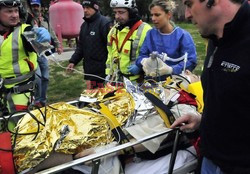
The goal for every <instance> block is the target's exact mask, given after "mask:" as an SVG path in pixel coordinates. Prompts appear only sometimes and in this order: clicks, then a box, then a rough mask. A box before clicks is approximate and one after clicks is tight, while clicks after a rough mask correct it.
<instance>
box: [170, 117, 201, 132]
mask: <svg viewBox="0 0 250 174" xmlns="http://www.w3.org/2000/svg"><path fill="white" fill-rule="evenodd" d="M200 123H201V115H200V114H198V113H197V114H193V113H192V114H191V113H188V114H186V115H183V116H181V117H180V118H178V119H177V120H175V122H174V123H173V124H172V125H171V127H170V128H171V129H173V128H175V127H178V126H180V130H182V131H184V132H193V131H195V130H197V129H198V128H199V127H200Z"/></svg>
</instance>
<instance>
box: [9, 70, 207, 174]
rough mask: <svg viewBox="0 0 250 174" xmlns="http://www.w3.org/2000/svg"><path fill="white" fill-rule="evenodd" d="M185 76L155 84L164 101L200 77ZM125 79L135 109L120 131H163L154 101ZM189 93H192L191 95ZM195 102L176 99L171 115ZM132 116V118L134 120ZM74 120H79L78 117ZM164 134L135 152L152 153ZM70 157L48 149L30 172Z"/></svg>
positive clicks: (137, 135)
mask: <svg viewBox="0 0 250 174" xmlns="http://www.w3.org/2000/svg"><path fill="white" fill-rule="evenodd" d="M185 77H186V78H187V79H186V78H185ZM185 77H184V76H172V78H171V79H167V80H166V82H165V83H163V85H159V86H158V87H159V89H160V90H159V91H161V93H160V98H161V101H163V103H164V104H168V102H169V101H170V100H171V98H172V97H173V94H174V93H176V92H177V93H178V92H180V91H182V89H181V88H183V89H185V90H187V91H188V90H190V89H189V87H190V82H189V80H190V81H192V82H193V80H194V81H197V80H199V78H197V77H196V76H194V75H193V74H192V73H190V72H189V71H186V72H185ZM125 82H126V83H125V88H126V89H127V91H129V93H130V96H132V97H133V99H134V101H135V108H134V110H135V111H136V112H134V114H132V116H130V117H129V118H128V120H127V121H126V123H124V126H123V131H124V132H126V134H127V137H129V139H130V141H133V139H140V138H143V137H145V136H147V135H151V134H154V133H157V132H162V131H164V130H166V129H168V128H167V127H166V124H165V123H164V121H163V119H162V118H161V116H159V114H158V113H157V112H156V111H154V112H150V111H151V110H152V109H153V108H154V105H153V104H152V103H151V102H149V101H148V99H147V98H146V97H145V96H144V95H143V92H141V91H140V89H139V88H137V90H134V89H133V90H131V89H132V88H134V86H133V85H132V83H130V82H129V81H125ZM195 83H196V82H195ZM195 83H191V84H195ZM145 85H149V84H145ZM141 88H142V87H141ZM172 91H174V92H172ZM181 93H183V94H184V95H189V94H188V92H181ZM121 95H122V96H124V95H123V94H121ZM192 97H194V95H193V96H192ZM192 97H191V98H192ZM127 98H128V97H127ZM175 98H178V97H175ZM189 98H190V97H189ZM133 99H132V100H133ZM130 100H131V99H130ZM193 101H198V100H195V99H194V98H193ZM115 102H117V101H115ZM115 102H114V103H115ZM130 102H131V101H130ZM171 102H175V101H173V100H172V101H171ZM126 103H128V101H127V102H126ZM198 103H202V102H200V101H199V102H198ZM118 105H121V104H118ZM185 105H187V106H189V107H185ZM196 106H197V104H194V105H193V104H192V103H191V104H190V103H188V104H178V102H176V103H173V106H171V107H172V108H171V111H172V112H173V113H174V116H175V117H176V118H178V117H180V116H181V115H183V114H185V112H197V107H196ZM109 108H110V107H109ZM173 108H174V109H173ZM180 108H181V109H180ZM83 110H84V108H83ZM85 110H86V109H85ZM126 110H128V109H126ZM111 111H112V112H114V110H112V109H111ZM48 112H49V111H48ZM58 112H59V111H58ZM130 114H131V113H130ZM114 115H115V114H114ZM116 116H117V115H116ZM131 120H133V122H132V121H131ZM48 121H49V118H47V122H48ZM89 121H90V122H91V120H90V119H89ZM77 122H79V120H77ZM77 122H75V123H74V124H76V123H77ZM56 123H57V121H55V122H54V124H55V125H53V127H60V126H59V125H56ZM58 124H59V123H58ZM65 124H66V123H65ZM19 126H20V124H19ZM50 126H51V125H50ZM19 129H21V128H19ZM47 138H49V137H47ZM165 138H166V136H162V137H159V138H155V139H153V140H151V141H148V142H146V143H143V145H138V146H137V147H134V149H135V151H136V152H141V151H145V150H149V151H150V152H151V153H155V152H156V151H157V150H158V148H159V147H160V144H161V142H162V141H163V140H164V139H165ZM41 141H42V140H40V141H39V142H41ZM63 143H64V142H62V144H61V146H62V145H63ZM65 143H66V142H65ZM18 145H20V144H17V146H18ZM115 145H117V143H115V142H114V143H110V144H109V145H106V146H103V145H102V144H95V146H94V147H92V148H87V149H86V148H85V149H84V148H83V151H82V152H79V153H77V154H76V155H74V157H73V158H74V159H76V158H80V157H83V156H86V155H89V154H92V153H95V152H97V153H98V151H101V150H103V149H106V148H112V147H113V146H115ZM96 146H99V147H96ZM100 146H101V147H100ZM95 147H96V148H95ZM14 156H15V154H14ZM73 158H72V155H67V153H66V154H65V153H58V152H57V151H53V152H52V151H51V153H50V155H49V156H48V157H47V159H46V160H43V161H42V162H41V163H40V164H38V165H36V166H32V167H33V170H32V171H29V173H35V172H36V171H39V170H41V169H45V168H49V167H52V166H55V165H58V164H61V163H65V162H67V161H71V160H73ZM106 161H110V162H113V163H118V164H119V160H118V158H117V157H116V158H113V157H112V160H110V159H109V160H106ZM131 167H132V168H133V166H131V165H130V168H131ZM74 168H76V169H77V170H81V171H82V170H84V171H85V169H82V168H81V166H80V169H79V166H77V167H74ZM109 169H112V170H119V167H118V168H114V167H110V168H109ZM88 170H90V169H88ZM126 170H129V168H127V169H126ZM85 173H86V171H85ZM114 173H115V172H114Z"/></svg>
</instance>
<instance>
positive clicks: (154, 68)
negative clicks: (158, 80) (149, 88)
mask: <svg viewBox="0 0 250 174" xmlns="http://www.w3.org/2000/svg"><path fill="white" fill-rule="evenodd" d="M141 64H142V69H143V71H144V72H145V74H146V75H147V76H151V77H156V76H162V75H167V74H172V72H173V68H172V67H170V66H168V65H167V64H166V63H165V62H163V61H162V60H161V59H159V58H155V59H152V58H144V59H143V60H142V62H141Z"/></svg>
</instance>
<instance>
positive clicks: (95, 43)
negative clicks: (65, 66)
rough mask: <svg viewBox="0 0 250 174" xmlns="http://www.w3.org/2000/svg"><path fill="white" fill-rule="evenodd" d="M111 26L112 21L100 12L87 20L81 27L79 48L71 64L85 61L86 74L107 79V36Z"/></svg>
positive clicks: (90, 78) (94, 78) (91, 78)
mask: <svg viewBox="0 0 250 174" xmlns="http://www.w3.org/2000/svg"><path fill="white" fill-rule="evenodd" d="M84 19H85V18H84ZM110 26H111V21H110V20H108V19H107V18H106V17H104V16H102V15H101V14H100V12H97V13H95V14H94V15H93V16H92V17H91V18H89V19H85V22H84V23H83V24H82V26H81V31H80V36H79V42H78V44H77V48H76V50H75V53H74V54H73V55H72V57H71V59H70V60H69V62H70V63H74V64H75V65H76V64H78V63H79V62H80V61H81V60H82V59H84V60H83V69H84V73H87V74H94V75H97V76H101V77H105V68H106V66H105V63H106V60H107V54H108V51H107V35H108V32H109V29H110ZM84 78H85V79H86V80H98V81H99V80H100V79H99V78H96V77H92V76H86V75H85V76H84Z"/></svg>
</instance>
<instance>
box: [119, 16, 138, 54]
mask: <svg viewBox="0 0 250 174" xmlns="http://www.w3.org/2000/svg"><path fill="white" fill-rule="evenodd" d="M141 24H142V21H141V20H139V21H138V22H136V23H135V24H134V25H133V27H132V28H131V29H130V30H129V32H128V34H127V35H126V37H125V39H124V40H123V42H122V45H121V47H120V48H118V39H117V36H116V39H115V42H116V47H117V51H118V53H120V52H121V51H122V48H123V46H124V45H125V43H126V42H127V40H128V39H129V38H130V36H132V34H133V33H134V31H135V30H136V29H137V28H138V27H139V26H140V25H141Z"/></svg>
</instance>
